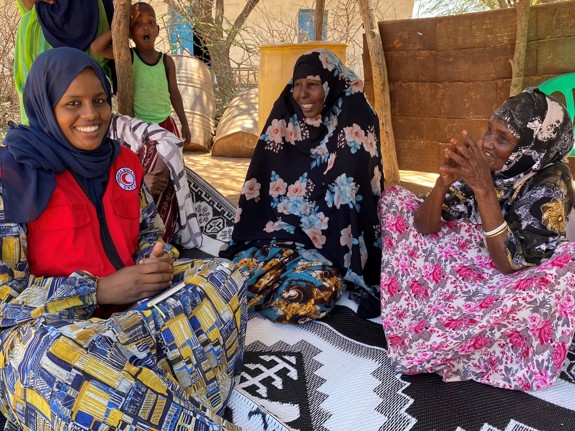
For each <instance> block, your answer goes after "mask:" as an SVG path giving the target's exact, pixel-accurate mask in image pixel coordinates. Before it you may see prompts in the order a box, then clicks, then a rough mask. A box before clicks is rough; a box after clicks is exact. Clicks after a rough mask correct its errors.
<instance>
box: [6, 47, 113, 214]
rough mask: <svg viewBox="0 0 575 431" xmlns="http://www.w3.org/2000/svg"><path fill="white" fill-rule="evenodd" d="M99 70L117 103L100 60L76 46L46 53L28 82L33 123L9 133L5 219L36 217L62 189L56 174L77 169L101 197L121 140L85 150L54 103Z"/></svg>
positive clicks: (98, 198)
mask: <svg viewBox="0 0 575 431" xmlns="http://www.w3.org/2000/svg"><path fill="white" fill-rule="evenodd" d="M86 68H91V69H93V70H94V72H95V73H96V75H97V76H98V78H99V79H100V82H101V83H102V86H103V87H104V90H105V92H106V94H107V96H108V103H110V104H111V92H110V86H109V84H108V81H107V79H106V76H105V75H104V72H103V71H102V69H100V67H99V66H98V63H96V62H95V61H94V60H92V59H91V58H90V57H89V56H88V55H87V54H85V53H84V52H82V51H80V50H78V49H75V48H54V49H49V50H48V51H46V52H43V53H42V54H40V55H39V56H38V57H37V58H36V60H35V61H34V63H33V64H32V67H31V69H30V73H29V75H28V79H27V80H26V85H25V86H24V98H23V99H24V109H25V110H26V114H27V115H28V119H29V120H30V126H24V125H20V126H17V127H14V128H12V129H10V130H9V131H8V133H7V134H6V138H5V139H4V144H5V145H6V148H3V149H2V151H1V152H0V181H1V182H2V196H3V199H4V222H9V223H27V222H30V221H34V220H36V219H37V218H38V217H39V216H40V214H41V213H42V211H44V209H45V208H46V205H47V204H48V201H49V200H50V197H51V196H52V193H53V192H54V189H55V187H56V178H55V175H56V174H59V173H62V172H64V171H65V170H69V171H71V172H72V173H73V174H74V176H75V177H76V178H77V179H78V180H79V181H80V183H81V184H82V185H83V186H84V189H85V190H86V191H87V193H88V195H89V197H90V199H91V200H92V202H94V203H96V204H97V203H98V202H100V201H101V198H102V196H103V195H104V191H105V189H106V183H107V180H108V170H109V169H110V167H111V165H112V163H113V162H114V160H115V159H116V157H117V155H118V154H119V152H120V146H119V144H118V143H117V142H115V141H112V140H111V139H109V138H107V137H106V138H104V140H103V141H102V144H101V145H100V146H99V147H98V148H97V149H95V150H90V151H88V150H80V149H78V148H76V147H74V146H73V145H72V144H71V143H70V142H69V141H68V140H67V139H66V137H65V136H64V133H63V132H62V129H61V128H60V125H59V124H58V122H57V121H56V117H55V115H54V106H56V104H57V103H58V101H59V100H60V98H61V97H62V95H63V94H64V93H65V92H66V90H67V89H68V87H69V85H70V83H71V82H72V81H73V80H74V79H75V78H76V76H77V75H78V74H79V73H80V72H81V71H82V70H84V69H86Z"/></svg>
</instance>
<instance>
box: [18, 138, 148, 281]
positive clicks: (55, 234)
mask: <svg viewBox="0 0 575 431" xmlns="http://www.w3.org/2000/svg"><path fill="white" fill-rule="evenodd" d="M143 175H144V173H143V169H142V166H141V165H140V161H139V159H138V157H137V156H136V154H134V153H133V152H132V151H131V150H129V149H128V148H125V147H122V149H121V151H120V154H119V155H118V157H117V159H116V161H115V162H114V164H113V165H112V167H111V168H110V171H109V178H108V185H107V186H106V191H105V193H104V197H103V214H102V217H101V221H100V220H99V219H98V214H97V211H96V207H95V206H94V205H93V204H92V202H91V201H90V199H89V198H88V197H87V196H86V194H85V193H84V191H83V190H82V188H81V186H80V185H79V184H78V182H77V181H76V180H75V179H74V177H73V176H72V174H71V173H70V172H68V171H65V172H64V173H62V174H59V175H57V176H56V189H55V190H54V193H53V194H52V197H51V198H50V201H49V202H48V206H47V207H46V209H45V210H44V212H42V215H40V217H39V218H38V219H37V220H35V221H33V222H29V223H28V263H29V265H30V273H32V274H34V275H36V276H51V277H54V276H56V277H57V276H60V277H67V276H69V275H70V274H71V273H73V272H74V271H78V270H84V271H88V272H89V273H90V274H92V275H95V276H98V277H105V276H106V275H109V274H111V273H113V272H115V271H116V270H117V269H119V268H117V267H116V268H115V267H114V264H113V262H114V256H115V258H116V261H117V262H116V266H122V265H123V266H130V265H134V260H133V259H132V256H133V255H134V253H135V252H136V249H137V247H138V237H139V233H140V199H139V193H140V186H141V185H142V179H143ZM106 227H107V231H108V232H109V235H108V234H107V233H106ZM101 234H103V237H102V236H101ZM103 238H104V240H103ZM106 240H108V242H109V243H108V244H107V245H106V244H105V243H106ZM114 248H115V251H114V250H113V249H114ZM110 250H111V251H110Z"/></svg>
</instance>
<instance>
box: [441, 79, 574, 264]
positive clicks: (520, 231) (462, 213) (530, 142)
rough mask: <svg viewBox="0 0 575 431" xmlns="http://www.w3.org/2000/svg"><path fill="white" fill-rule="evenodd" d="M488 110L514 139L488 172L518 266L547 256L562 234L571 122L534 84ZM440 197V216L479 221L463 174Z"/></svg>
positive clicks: (569, 197) (569, 191)
mask: <svg viewBox="0 0 575 431" xmlns="http://www.w3.org/2000/svg"><path fill="white" fill-rule="evenodd" d="M493 116H494V117H495V118H497V119H499V120H500V121H501V122H502V123H503V124H505V125H507V127H508V129H509V131H510V132H511V133H512V134H513V135H514V136H515V137H516V138H518V139H519V143H518V144H517V147H516V148H515V150H513V152H512V154H511V156H510V157H509V159H508V160H507V162H506V163H505V165H504V166H503V168H502V169H501V170H500V171H497V172H494V173H493V182H494V184H495V190H496V193H497V197H498V199H499V203H500V205H501V210H502V212H503V217H504V218H505V220H506V221H507V224H508V225H509V227H510V233H509V234H508V236H507V249H508V251H509V255H510V256H511V261H512V265H513V267H514V268H516V269H519V268H523V267H525V266H532V265H536V264H538V263H539V262H540V261H541V259H544V258H548V257H550V256H551V255H552V254H553V251H554V250H555V248H556V247H557V246H558V244H559V243H560V242H561V241H564V240H565V233H566V229H567V226H566V224H567V215H568V214H569V213H570V212H571V209H572V207H573V203H574V202H575V192H574V191H573V185H572V184H573V183H572V181H573V178H572V177H571V173H570V170H569V168H568V167H567V165H565V163H563V162H562V160H563V158H564V157H566V156H567V155H568V154H569V152H570V151H571V148H572V147H573V124H572V122H571V120H570V117H569V113H568V112H567V110H566V109H565V107H564V106H563V105H561V104H560V103H559V102H557V101H556V100H555V99H553V98H552V97H549V96H547V95H545V94H544V93H542V92H541V91H539V90H537V89H535V88H528V89H526V90H524V91H523V92H522V93H520V94H518V95H516V96H514V97H511V98H509V99H508V100H507V101H506V102H505V103H503V104H502V105H501V106H500V107H499V108H498V109H496V110H495V112H494V113H493ZM444 203H445V205H444V211H443V219H444V220H455V219H462V218H469V219H471V220H472V221H474V222H478V223H479V222H480V218H479V210H478V208H477V202H476V201H475V196H474V195H473V191H472V190H471V188H470V187H469V186H468V185H467V184H465V182H464V181H463V180H459V181H457V182H455V183H453V185H452V187H451V190H450V191H449V193H448V194H447V195H446V197H445V200H444Z"/></svg>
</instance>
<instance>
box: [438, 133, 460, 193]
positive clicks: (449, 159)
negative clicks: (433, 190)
mask: <svg viewBox="0 0 575 431" xmlns="http://www.w3.org/2000/svg"><path fill="white" fill-rule="evenodd" d="M454 154H456V155H457V139H455V138H451V141H450V145H449V146H448V147H447V148H445V149H444V150H443V164H442V165H441V166H440V167H439V178H438V181H439V182H440V184H439V186H442V187H443V188H449V187H450V186H451V184H453V183H454V182H455V181H457V180H458V179H459V178H458V177H457V175H456V174H455V173H454V168H457V166H458V165H457V162H456V161H455V160H454V159H453V155H454Z"/></svg>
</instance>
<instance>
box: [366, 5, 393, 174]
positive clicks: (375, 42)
mask: <svg viewBox="0 0 575 431" xmlns="http://www.w3.org/2000/svg"><path fill="white" fill-rule="evenodd" d="M358 3H359V9H360V13H361V18H362V21H363V28H364V29H365V35H366V39H367V48H368V51H369V58H370V62H371V69H372V75H373V93H374V97H375V110H376V112H377V115H378V116H379V124H380V126H381V136H380V141H381V155H382V160H383V168H384V173H385V183H386V185H394V184H398V183H399V167H398V165H397V154H396V152H395V137H394V136H393V128H392V125H391V103H390V100H389V82H388V80H387V67H386V65H385V57H384V52H383V43H382V41H381V34H380V33H379V27H378V25H377V21H376V20H375V15H374V13H373V6H372V3H371V0H358Z"/></svg>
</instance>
